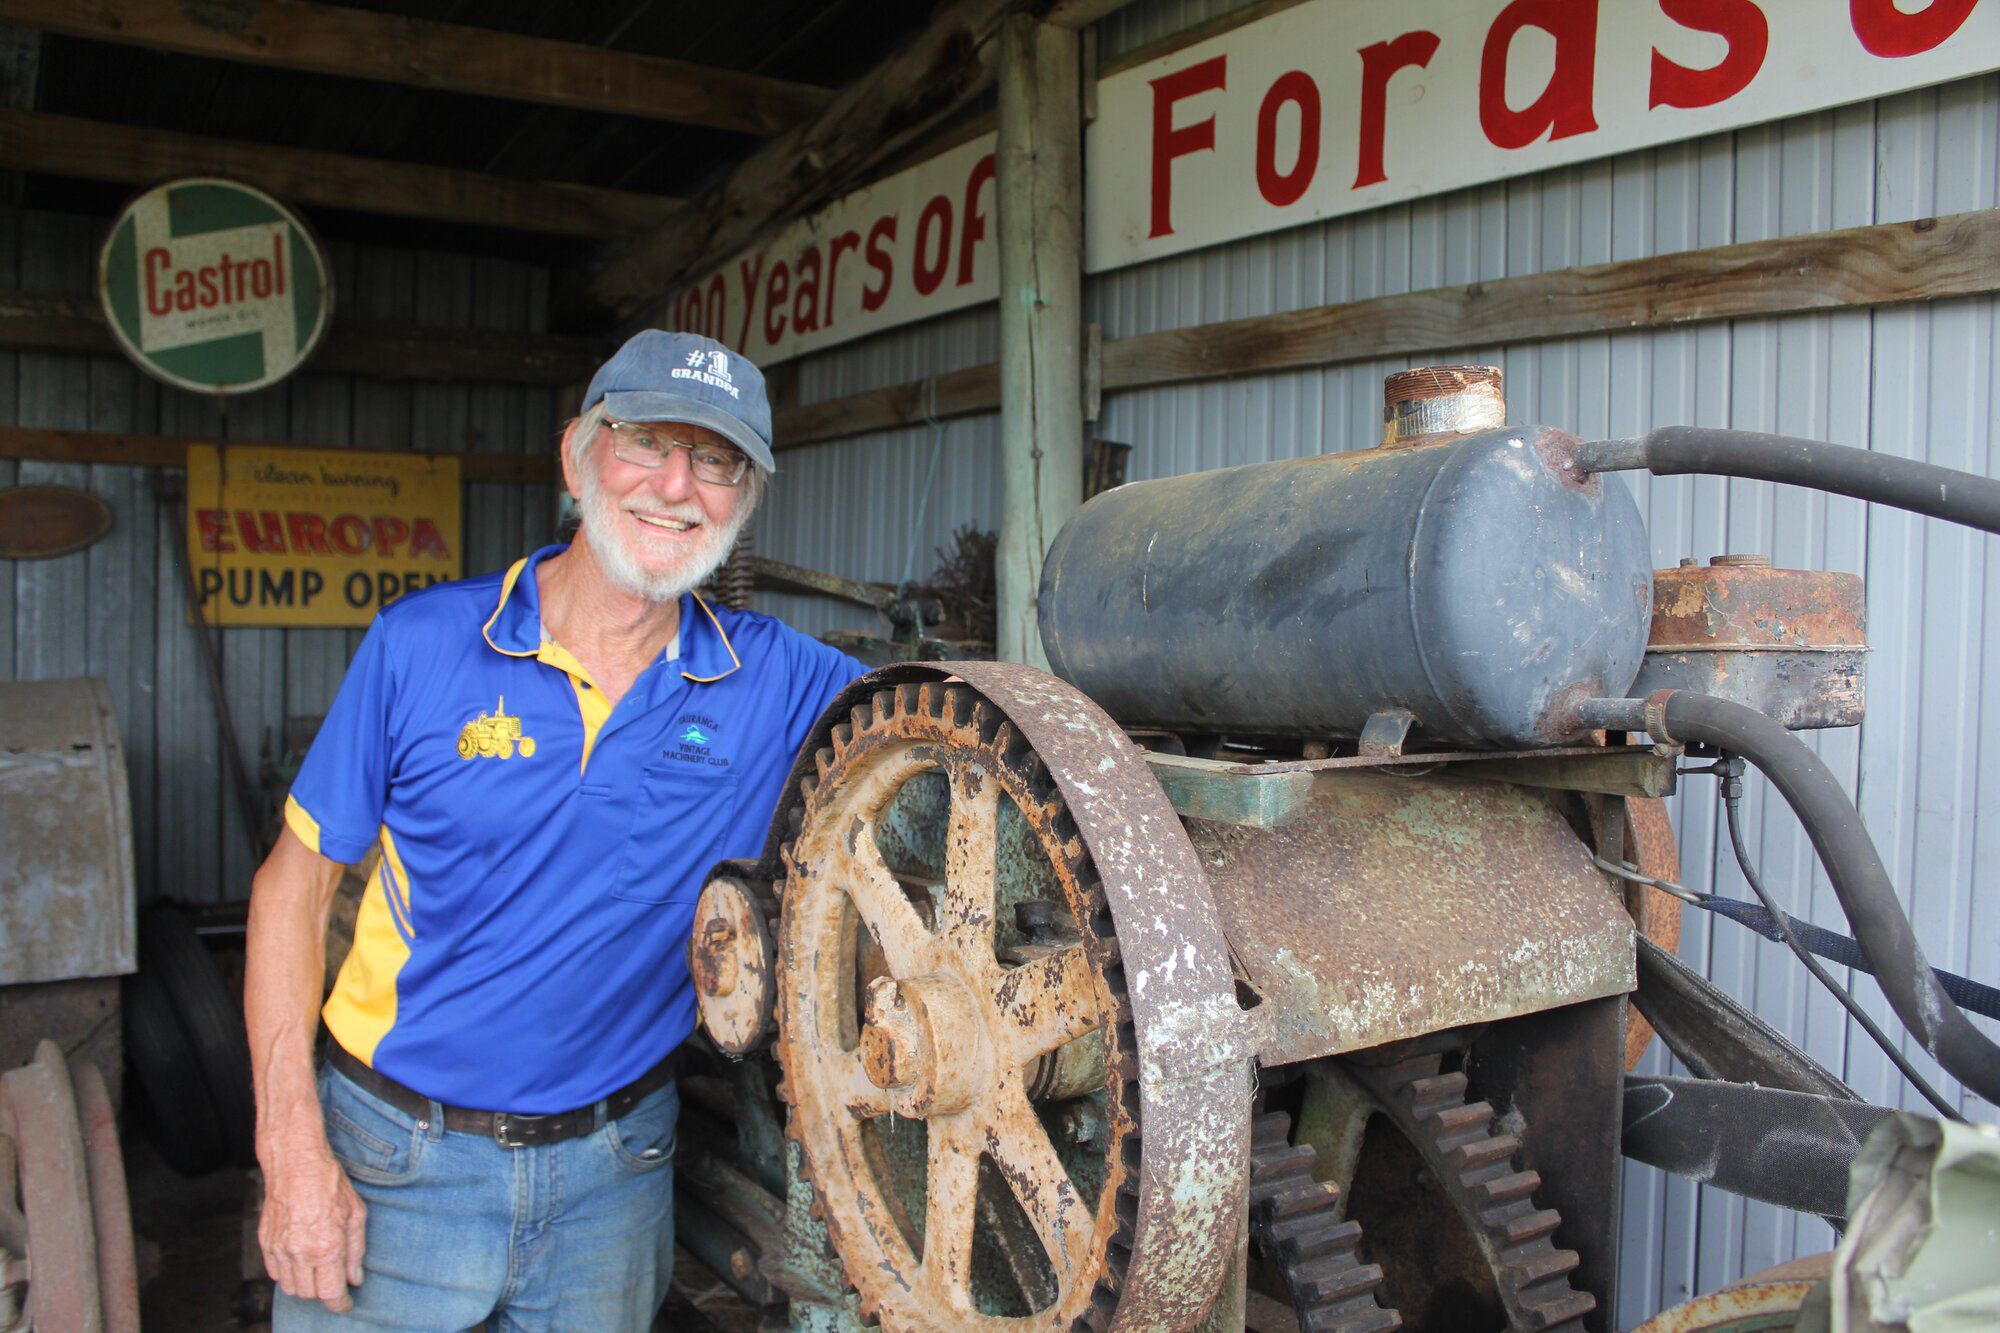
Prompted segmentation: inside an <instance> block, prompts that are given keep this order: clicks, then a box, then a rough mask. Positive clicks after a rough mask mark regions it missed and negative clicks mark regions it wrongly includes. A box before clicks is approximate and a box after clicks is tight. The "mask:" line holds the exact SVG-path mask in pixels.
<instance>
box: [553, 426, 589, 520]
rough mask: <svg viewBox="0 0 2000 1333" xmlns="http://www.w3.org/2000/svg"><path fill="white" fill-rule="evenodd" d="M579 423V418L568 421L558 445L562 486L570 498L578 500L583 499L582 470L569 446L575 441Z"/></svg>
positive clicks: (572, 449)
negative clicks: (560, 458) (560, 442)
mask: <svg viewBox="0 0 2000 1333" xmlns="http://www.w3.org/2000/svg"><path fill="white" fill-rule="evenodd" d="M581 424H582V422H581V421H580V420H579V421H572V422H570V423H569V425H568V426H567V427H566V428H565V429H564V430H563V437H562V444H561V445H559V446H558V452H559V453H561V455H562V474H563V486H564V487H565V488H567V489H568V491H569V493H570V498H571V499H573V500H578V501H581V500H582V499H583V471H582V464H580V463H579V462H577V457H576V450H575V449H574V448H572V447H571V446H572V445H574V444H575V443H576V442H577V440H576V432H577V428H578V427H579V426H580V425H581Z"/></svg>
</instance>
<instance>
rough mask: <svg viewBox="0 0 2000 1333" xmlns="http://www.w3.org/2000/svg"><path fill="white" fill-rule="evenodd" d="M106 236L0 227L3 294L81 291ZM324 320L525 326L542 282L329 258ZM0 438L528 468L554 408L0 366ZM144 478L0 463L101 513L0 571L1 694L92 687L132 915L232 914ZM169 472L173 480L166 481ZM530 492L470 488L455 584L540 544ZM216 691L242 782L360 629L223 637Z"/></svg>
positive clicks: (116, 363)
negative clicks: (489, 460) (282, 450)
mask: <svg viewBox="0 0 2000 1333" xmlns="http://www.w3.org/2000/svg"><path fill="white" fill-rule="evenodd" d="M102 239H103V224H102V223H100V222H97V221H94V220H90V219H82V218H73V217H61V216H51V215H47V214H39V213H32V212H30V213H23V212H21V211H20V210H11V209H10V210H0V289H17V290H22V291H29V292H61V293H71V294H87V293H89V292H90V291H91V290H92V288H91V282H92V273H93V270H94V266H95V264H96V258H97V250H98V246H99V244H100V243H101V241H102ZM328 250H329V258H330V260H331V262H332V265H333V270H334V281H335V284H336V291H337V300H338V303H339V304H338V309H339V311H340V313H342V314H351V315H353V316H354V317H355V318H357V319H365V320H376V321H382V322H389V323H411V324H423V325H429V326H432V327H437V328H477V329H494V330H524V331H532V330H540V329H543V328H545V327H546V324H545V319H546V311H547V304H548V275H547V274H546V273H545V272H544V271H541V270H538V269H531V268H529V267H526V266H524V265H520V264H513V263H506V262H501V261H488V260H474V259H471V258H466V257H462V256H452V255H441V254H427V253H426V254H419V253H416V252H412V251H394V250H379V249H356V248H354V247H351V246H341V245H332V246H329V247H328ZM0 424H7V425H19V426H47V427H59V428H68V429H79V430H104V431H120V430H126V431H138V432H146V433H160V434H169V435H193V436H200V437H203V438H206V439H213V440H222V441H226V440H285V441H292V442H295V443H299V444H309V445H323V446H351V447H354V448H367V449H434V450H450V451H467V450H473V451H491V452H506V453H520V452H534V451H539V450H544V449H552V448H553V447H554V433H555V430H556V427H557V424H558V420H557V416H556V405H555V398H554V394H553V392H552V391H551V390H547V389H542V388H523V387H518V386H511V385H495V384H479V385H464V384H439V383H421V384H420V383H413V382H409V381H393V382H392V381H385V380H378V379H364V378H360V377H353V376H344V375H315V374H312V373H309V372H308V373H304V374H300V375H297V376H294V377H293V378H292V379H290V380H288V381H286V382H285V383H283V384H280V385H277V386H275V387H274V388H271V389H268V390H265V391H264V392H261V393H256V394H249V395H245V396H243V397H241V398H236V399H231V400H227V401H226V402H225V403H220V404H219V403H217V402H216V401H214V400H210V399H206V398H203V397H201V396H199V395H195V394H189V393H184V392H182V391H181V390H178V389H173V388H169V387H167V386H165V385H162V384H160V383H158V382H156V381H154V380H152V379H150V378H148V377H147V376H146V375H144V374H142V373H141V372H140V371H139V370H138V369H137V368H136V367H134V366H133V365H132V364H131V363H130V362H128V361H127V360H125V358H123V357H122V356H108V355H107V356H86V355H80V354H74V353H43V352H0ZM155 471H156V470H154V469H142V468H131V467H104V466H85V465H81V464H53V463H32V462H27V463H15V462H12V461H8V460H0V485H8V484H13V483H16V482H19V483H23V484H25V483H30V482H41V483H54V484H60V485H66V486H78V487H83V488H85V489H88V490H91V491H94V492H95V493H96V494H98V495H99V496H102V497H103V498H104V500H105V501H106V502H107V503H108V504H109V505H110V506H111V512H112V528H111V532H110V535H108V536H107V537H106V538H105V539H104V540H103V541H100V542H98V543H97V544H96V545H95V546H92V547H91V548H90V549H89V550H87V551H82V552H78V553H77V554H75V555H70V556H64V557H62V558H60V559H56V560H40V561H20V562H15V561H5V560H0V680H8V679H20V680H33V679H42V678H48V677H56V676H78V675H95V676H103V677H105V678H106V679H107V680H108V681H109V682H110V686H111V696H112V699H113V700H114V702H115V704H116V707H117V710H118V724H119V728H120V730H121V731H122V733H123V735H124V740H125V747H126V762H127V765H128V767H129V770H130V774H131V783H132V816H133V818H132V827H133V836H134V839H135V842H136V846H135V848H134V852H135V856H136V861H137V869H138V878H139V893H140V897H141V900H142V901H144V900H147V899H150V898H153V897H155V896H162V895H165V896H171V897H175V898H181V899H184V900H189V901H194V902H219V901H229V900H242V899H245V898H247V897H248V896H249V892H250V875H251V872H252V871H253V870H254V869H255V865H254V863H253V861H252V857H251V850H250V844H249V840H248V839H247V838H246V837H245V836H244V833H243V829H242V824H241V820H240V818H239V816H238V813H237V811H238V807H237V805H236V802H235V799H234V797H233V796H232V795H231V793H230V791H229V788H228V786H227V785H226V784H227V782H228V776H227V774H226V772H225V767H224V760H223V758H222V750H221V742H220V740H219V736H218V728H217V724H216V718H215V711H214V707H213V705H212V703H211V702H210V694H209V688H208V681H207V677H206V676H205V674H204V673H203V669H202V665H201V658H200V656H199V648H198V646H197V644H196V641H195V638H194V629H193V627H192V626H190V625H189V624H188V622H187V601H186V598H185V597H184V596H183V595H182V591H181V583H180V576H179V574H178V571H177V567H176V565H175V563H174V554H173V548H172V546H171V545H170V535H171V532H172V528H171V527H170V525H169V524H167V523H165V522H163V521H162V519H161V515H160V511H159V508H158V504H157V502H156V500H155V494H154V481H155ZM175 475H178V473H176V474H175ZM552 527H553V506H552V501H551V498H550V493H549V492H548V491H546V490H541V489H531V488H527V487H522V486H496V485H476V486H473V485H469V486H467V487H465V511H464V533H465V547H466V549H465V563H464V567H465V572H466V573H468V574H472V573H478V572H482V571H485V570H489V569H492V568H495V567H496V566H501V565H505V564H506V563H507V562H508V561H510V560H512V559H513V558H514V557H515V556H516V555H518V554H519V553H520V552H521V551H523V550H525V549H527V548H528V547H529V546H531V545H534V544H537V543H539V542H542V541H546V540H548V539H549V536H550V533H551V529H552ZM221 639H222V661H223V671H224V676H225V679H226V681H227V686H228V692H229V696H230V700H231V704H232V707H233V710H234V714H235V722H236V728H237V733H238V736H239V738H240V740H241V743H242V746H243V749H244V751H245V754H244V758H245V762H246V763H247V764H248V765H249V767H250V771H251V774H252V775H253V777H254V776H255V774H256V772H257V766H258V761H259V751H260V749H261V747H262V745H263V743H264V739H265V737H266V736H267V735H269V736H271V737H273V738H275V739H277V740H279V741H282V738H283V735H284V726H285V719H286V718H288V717H301V716H316V715H319V714H322V713H324V712H325V711H326V706H327V704H328V703H329V702H330V701H331V700H332V698H333V692H334V690H335V688H336V687H338V685H339V683H340V678H341V675H342V673H343V672H344V671H345V670H346V667H347V660H348V658H349V656H350V655H351V654H352V653H353V651H354V648H355V646H356V645H357V644H359V643H360V641H361V631H359V630H351V631H350V630H328V629H230V630H225V631H223V632H222V634H221Z"/></svg>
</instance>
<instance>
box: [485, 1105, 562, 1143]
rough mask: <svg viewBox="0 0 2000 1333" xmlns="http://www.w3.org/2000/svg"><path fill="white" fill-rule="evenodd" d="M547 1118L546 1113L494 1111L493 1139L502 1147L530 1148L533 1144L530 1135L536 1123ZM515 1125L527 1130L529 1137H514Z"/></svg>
mask: <svg viewBox="0 0 2000 1333" xmlns="http://www.w3.org/2000/svg"><path fill="white" fill-rule="evenodd" d="M547 1119H549V1117H548V1116H547V1115H510V1114H508V1113H507V1112H505V1111H495V1112H494V1113H493V1141H494V1142H495V1143H497V1144H499V1145H500V1146H501V1147H503V1148H532V1147H534V1146H535V1141H534V1139H533V1137H532V1135H533V1133H534V1130H535V1127H536V1125H537V1124H539V1122H541V1121H543V1120H547ZM517 1125H518V1126H520V1127H521V1128H523V1129H525V1130H527V1131H528V1132H529V1134H530V1135H531V1137H529V1138H515V1137H514V1128H515V1126H517Z"/></svg>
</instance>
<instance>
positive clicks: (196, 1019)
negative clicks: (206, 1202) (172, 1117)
mask: <svg viewBox="0 0 2000 1333" xmlns="http://www.w3.org/2000/svg"><path fill="white" fill-rule="evenodd" d="M139 967H140V970H142V971H144V970H145V969H147V968H151V969H152V970H153V972H154V974H155V975H157V976H158V977H159V979H160V982H161V984H162V985H163V986H164V987H165V989H166V992H167V998H168V999H169V1000H170V1001H172V1003H173V1009H174V1013H175V1014H176V1015H178V1016H179V1018H180V1023H181V1030H182V1031H183V1032H185V1033H187V1038H188V1043H189V1045H191V1046H192V1047H193V1048H194V1055H195V1063H196V1065H197V1066H198V1067H199V1068H200V1070H201V1077H202V1081H203V1082H204V1083H206V1084H207V1085H208V1095H209V1097H210V1098H211V1099H212V1100H213V1102H214V1104H215V1115H216V1119H217V1121H218V1122H219V1123H220V1124H221V1126H222V1146H223V1150H224V1151H225V1152H226V1153H228V1155H229V1160H230V1161H232V1162H234V1163H235V1164H236V1165H237V1166H242V1167H249V1166H255V1165H256V1164H257V1140H256V1132H257V1111H256V1103H255V1102H254V1101H253V1100H252V1099H251V1092H250V1039H249V1036H248V1035H247V1034H246V1033H245V1032H244V1030H243V1011H242V1010H241V1009H239V1008H237V1006H236V1001H235V1000H233V999H231V998H230V995H229V988H228V987H227V986H225V985H224V984H223V981H222V973H221V972H220V971H218V970H217V969H216V966H215V960H214V959H213V958H211V957H209V954H208V946H206V945H204V944H203V943H202V942H201V936H199V935H197V934H195V931H194V923H193V922H192V921H190V920H188V918H187V917H186V916H185V915H183V914H182V913H180V912H178V911H176V910H174V909H173V908H171V907H156V908H154V909H153V910H152V911H150V912H148V913H146V915H145V917H144V919H143V920H142V921H141V922H140V926H139Z"/></svg>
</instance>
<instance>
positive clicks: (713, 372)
mask: <svg viewBox="0 0 2000 1333" xmlns="http://www.w3.org/2000/svg"><path fill="white" fill-rule="evenodd" d="M704 367H706V369H704ZM673 376H674V378H675V379H677V380H698V381H700V382H701V383H703V384H706V385H709V386H710V387H711V388H716V389H720V390H722V391H723V392H724V393H726V394H728V395H729V396H730V397H731V398H741V397H742V396H743V391H742V390H741V389H739V388H737V387H736V381H735V380H733V379H731V378H730V375H729V353H727V352H705V351H693V352H689V353H688V357H687V364H686V365H685V366H675V367H674V369H673Z"/></svg>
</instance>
